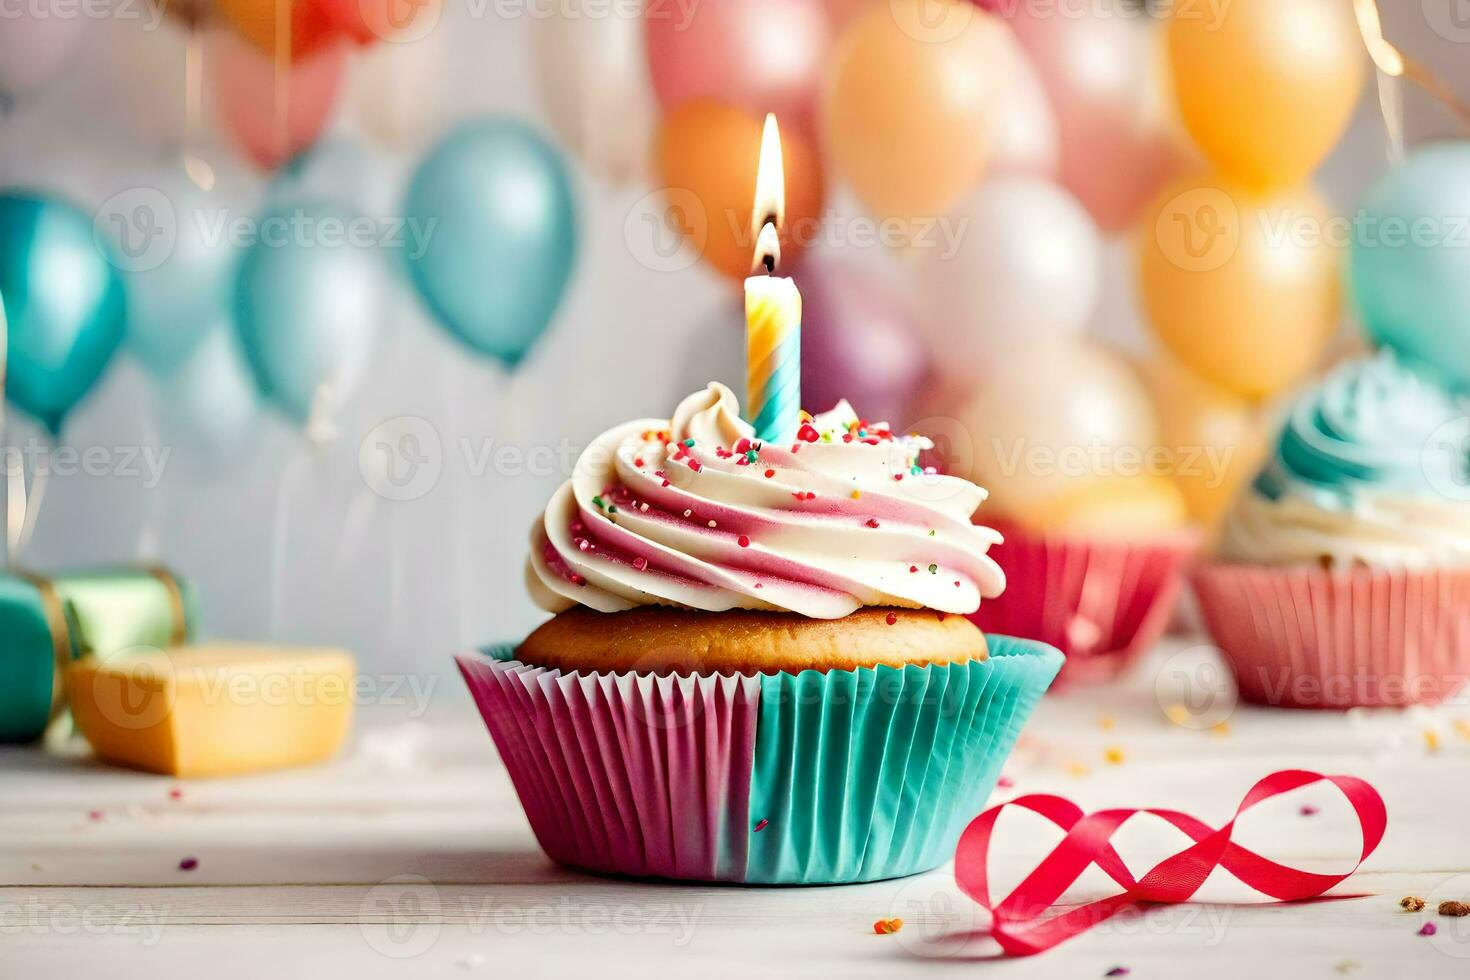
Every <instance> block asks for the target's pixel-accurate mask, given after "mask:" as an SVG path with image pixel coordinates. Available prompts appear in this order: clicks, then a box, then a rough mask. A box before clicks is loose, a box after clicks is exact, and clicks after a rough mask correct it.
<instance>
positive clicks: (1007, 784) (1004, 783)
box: [995, 776, 1016, 789]
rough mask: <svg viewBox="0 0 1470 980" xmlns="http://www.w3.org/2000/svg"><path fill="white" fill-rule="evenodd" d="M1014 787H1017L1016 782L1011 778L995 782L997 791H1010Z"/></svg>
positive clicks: (1005, 777)
mask: <svg viewBox="0 0 1470 980" xmlns="http://www.w3.org/2000/svg"><path fill="white" fill-rule="evenodd" d="M1014 785H1016V781H1015V780H1014V779H1012V778H1011V777H1010V776H1002V777H1000V778H999V779H997V780H996V781H995V787H996V789H1010V788H1011V787H1012V786H1014Z"/></svg>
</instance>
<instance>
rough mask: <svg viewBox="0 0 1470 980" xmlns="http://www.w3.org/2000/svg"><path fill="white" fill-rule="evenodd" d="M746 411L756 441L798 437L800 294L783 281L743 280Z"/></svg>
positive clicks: (776, 278)
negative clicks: (796, 435)
mask: <svg viewBox="0 0 1470 980" xmlns="http://www.w3.org/2000/svg"><path fill="white" fill-rule="evenodd" d="M745 337H746V362H745V363H746V412H747V414H748V416H749V418H750V422H751V425H753V426H754V427H755V434H756V438H757V439H762V440H768V441H772V442H775V441H780V440H783V439H788V438H790V437H792V436H794V435H795V434H796V428H797V423H798V415H799V414H800V412H801V293H799V292H798V291H797V289H796V284H795V283H794V282H792V281H791V280H790V279H788V278H786V277H785V276H751V277H750V278H749V279H747V280H745Z"/></svg>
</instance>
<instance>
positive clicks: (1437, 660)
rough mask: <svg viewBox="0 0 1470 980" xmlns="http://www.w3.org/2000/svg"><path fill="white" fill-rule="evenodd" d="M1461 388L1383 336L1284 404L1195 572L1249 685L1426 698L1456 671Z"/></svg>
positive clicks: (1461, 595)
mask: <svg viewBox="0 0 1470 980" xmlns="http://www.w3.org/2000/svg"><path fill="white" fill-rule="evenodd" d="M1465 411H1466V410H1465V406H1464V404H1463V402H1462V401H1461V400H1460V399H1458V398H1456V397H1454V396H1452V395H1451V394H1450V393H1449V392H1448V391H1446V390H1445V389H1443V388H1441V387H1439V386H1438V385H1436V384H1435V383H1434V382H1432V381H1429V380H1426V379H1425V378H1424V377H1423V376H1422V375H1420V374H1418V373H1416V372H1413V371H1410V370H1409V369H1407V368H1406V367H1405V366H1404V365H1402V364H1401V363H1400V362H1399V361H1398V360H1397V359H1396V357H1395V356H1394V355H1393V354H1392V353H1391V352H1388V351H1384V352H1382V353H1379V354H1378V355H1376V356H1374V357H1371V358H1367V359H1364V360H1359V361H1355V362H1352V363H1349V364H1346V365H1344V366H1342V367H1340V368H1338V369H1337V370H1335V371H1334V372H1333V373H1332V374H1331V375H1330V376H1329V377H1327V378H1326V379H1325V380H1323V381H1322V382H1320V383H1319V384H1318V385H1316V386H1315V387H1313V388H1312V389H1311V390H1310V391H1308V392H1307V393H1306V394H1305V395H1303V396H1302V397H1301V398H1300V399H1299V400H1298V401H1297V402H1296V404H1295V405H1294V407H1293V408H1292V410H1291V412H1290V414H1289V416H1288V418H1287V420H1286V424H1285V427H1284V429H1283V431H1282V434H1281V437H1280V440H1279V442H1278V444H1277V446H1276V450H1275V453H1274V455H1273V456H1272V458H1271V459H1270V460H1269V462H1268V463H1267V465H1266V467H1265V469H1264V470H1263V471H1262V472H1261V474H1260V475H1259V477H1258V478H1257V479H1256V480H1255V482H1254V483H1253V484H1252V485H1251V486H1250V488H1249V489H1248V490H1247V491H1246V492H1245V493H1244V494H1243V495H1242V496H1241V498H1240V500H1239V501H1238V503H1237V505H1236V506H1235V508H1234V510H1233V511H1232V513H1231V515H1230V517H1229V519H1228V521H1227V522H1226V525H1225V529H1224V534H1223V537H1222V540H1221V543H1220V560H1219V561H1217V562H1214V563H1211V564H1210V565H1209V566H1207V567H1205V568H1203V569H1201V570H1200V572H1199V574H1198V575H1197V577H1196V580H1195V585H1196V589H1197V591H1198V593H1199V596H1200V602H1201V606H1202V609H1203V613H1204V616H1205V620H1206V623H1207V626H1208V628H1209V630H1210V632H1211V633H1212V634H1213V636H1214V638H1215V641H1216V643H1217V644H1219V646H1220V647H1221V649H1222V650H1223V651H1224V653H1225V656H1226V658H1227V660H1228V661H1229V662H1230V664H1231V666H1232V668H1233V669H1234V671H1235V673H1236V678H1237V681H1238V683H1239V685H1240V690H1241V693H1242V694H1243V695H1244V696H1245V697H1247V698H1249V699H1251V700H1254V701H1258V702H1262V703H1267V704H1282V705H1291V706H1297V707H1328V708H1331V707H1347V706H1352V705H1396V704H1410V703H1421V702H1430V703H1432V702H1437V701H1440V700H1443V699H1444V698H1445V697H1448V696H1449V695H1451V694H1453V693H1454V692H1455V691H1456V690H1458V689H1459V688H1460V687H1461V686H1462V685H1463V684H1464V681H1465V679H1466V677H1467V676H1470V674H1467V672H1470V484H1467V473H1470V470H1467V462H1470V451H1467V442H1466V436H1467V435H1470V421H1467V418H1466V414H1465Z"/></svg>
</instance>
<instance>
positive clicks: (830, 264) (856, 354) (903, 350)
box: [737, 255, 927, 425]
mask: <svg viewBox="0 0 1470 980" xmlns="http://www.w3.org/2000/svg"><path fill="white" fill-rule="evenodd" d="M794 278H795V279H796V283H797V285H798V286H799V287H800V289H801V293H802V320H801V399H802V404H803V405H805V406H806V408H807V409H808V410H809V411H812V412H824V411H826V410H827V409H829V408H831V407H832V406H833V405H835V404H837V402H838V401H839V400H840V399H843V398H846V399H847V400H848V401H849V402H850V403H851V404H852V406H853V408H854V409H855V410H856V411H857V412H858V414H859V415H861V416H862V417H863V418H866V419H873V420H875V421H878V420H881V421H887V422H891V423H892V424H894V425H899V424H901V420H904V419H905V418H906V415H905V413H906V410H907V408H908V406H909V402H910V401H911V399H912V398H913V395H914V392H915V390H916V389H917V388H918V386H919V383H920V382H921V381H922V380H923V377H924V372H925V369H926V366H927V363H926V358H925V357H924V351H923V348H922V346H921V345H920V344H919V343H918V342H917V340H918V338H917V337H916V336H915V333H914V324H913V314H912V311H911V310H910V309H909V304H908V302H907V300H906V298H905V297H904V294H903V291H902V290H901V289H900V288H898V287H897V285H896V284H895V283H893V282H892V281H891V280H890V278H889V277H887V276H884V275H881V274H876V273H875V272H874V271H873V270H872V269H869V268H866V267H864V266H862V265H860V264H859V263H857V262H855V261H853V260H851V259H842V258H837V257H834V256H832V255H816V256H813V257H811V258H810V259H809V260H808V261H807V262H804V263H803V264H802V266H801V268H800V269H798V270H797V271H796V273H795V276H794ZM737 333H738V331H737Z"/></svg>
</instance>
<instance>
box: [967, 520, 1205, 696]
mask: <svg viewBox="0 0 1470 980" xmlns="http://www.w3.org/2000/svg"><path fill="white" fill-rule="evenodd" d="M990 523H991V524H992V525H993V526H995V528H996V529H997V530H999V531H1000V532H1001V534H1003V535H1004V536H1005V542H1004V543H1003V544H999V545H996V546H995V547H994V548H992V549H991V554H992V555H993V556H994V557H995V560H996V561H997V562H999V564H1000V566H1001V567H1002V568H1004V569H1005V570H1006V590H1005V592H1004V593H1003V594H1002V595H1001V596H1000V597H998V598H995V599H988V600H986V601H985V602H983V603H981V605H980V611H979V612H978V613H976V614H975V615H974V616H972V617H971V618H972V619H973V620H974V621H975V623H976V624H977V625H978V626H980V628H981V629H983V630H985V631H986V632H993V633H1005V634H1009V635H1012V636H1024V637H1028V638H1030V639H1034V640H1040V641H1041V642H1043V643H1047V644H1050V645H1052V646H1054V647H1056V648H1058V649H1059V650H1061V651H1062V652H1063V653H1064V654H1066V657H1067V661H1066V664H1065V666H1063V667H1062V672H1061V675H1060V676H1059V677H1058V678H1057V683H1058V684H1065V683H1097V682H1101V681H1107V680H1111V679H1112V678H1114V677H1116V676H1118V675H1119V674H1121V673H1122V672H1123V671H1124V670H1126V669H1127V668H1128V667H1129V665H1131V664H1132V663H1133V662H1134V660H1136V659H1137V657H1138V656H1139V655H1140V654H1141V653H1143V652H1144V651H1146V650H1148V649H1149V648H1150V647H1151V646H1153V644H1154V643H1156V642H1157V641H1158V639H1159V638H1160V637H1161V636H1163V634H1164V631H1165V629H1167V628H1168V625H1169V619H1170V616H1171V615H1172V613H1173V610H1174V605H1175V600H1176V599H1177V598H1178V596H1179V593H1180V590H1181V588H1182V586H1183V583H1184V571H1185V569H1186V567H1187V566H1188V564H1189V563H1190V561H1191V560H1192V559H1193V558H1194V556H1195V554H1196V552H1197V551H1198V549H1199V541H1200V537H1199V534H1198V532H1197V531H1194V530H1192V529H1191V530H1184V531H1179V532H1177V533H1174V534H1171V535H1168V536H1166V537H1160V538H1155V539H1152V540H1148V541H1141V542H1133V541H1122V540H1117V541H1114V540H1089V539H1084V538H1072V537H1064V536H1059V535H1058V536H1052V535H1038V534H1034V533H1032V532H1030V531H1027V530H1024V529H1023V528H1021V527H1018V526H1016V525H1014V524H1009V523H1005V522H997V521H991V522H990Z"/></svg>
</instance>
